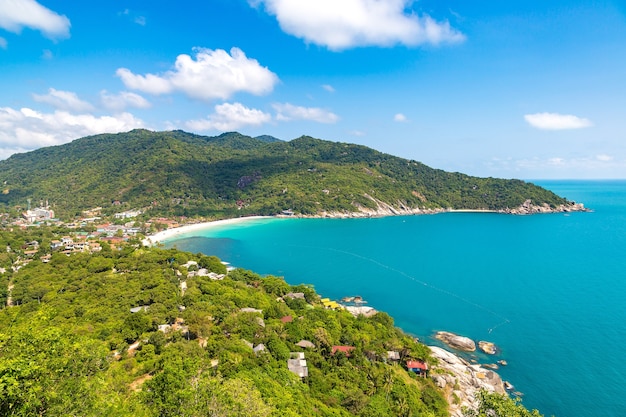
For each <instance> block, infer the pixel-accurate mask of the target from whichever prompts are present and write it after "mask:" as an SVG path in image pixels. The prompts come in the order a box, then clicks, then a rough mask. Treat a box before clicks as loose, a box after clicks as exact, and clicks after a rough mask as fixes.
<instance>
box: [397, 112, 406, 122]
mask: <svg viewBox="0 0 626 417" xmlns="http://www.w3.org/2000/svg"><path fill="white" fill-rule="evenodd" d="M407 120H408V119H407V118H406V116H405V115H404V114H402V113H398V114H396V115H395V116H393V121H394V122H399V123H402V122H406V121H407Z"/></svg>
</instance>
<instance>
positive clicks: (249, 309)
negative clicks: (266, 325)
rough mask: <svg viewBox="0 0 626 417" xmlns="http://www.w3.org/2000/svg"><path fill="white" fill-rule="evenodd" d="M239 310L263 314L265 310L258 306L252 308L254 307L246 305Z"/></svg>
mask: <svg viewBox="0 0 626 417" xmlns="http://www.w3.org/2000/svg"><path fill="white" fill-rule="evenodd" d="M239 311H241V312H242V313H259V314H263V310H260V309H258V308H252V307H244V308H242V309H240V310H239Z"/></svg>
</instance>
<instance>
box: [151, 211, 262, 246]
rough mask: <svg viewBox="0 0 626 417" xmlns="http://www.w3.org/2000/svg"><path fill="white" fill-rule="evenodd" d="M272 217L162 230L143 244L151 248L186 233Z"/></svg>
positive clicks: (243, 218)
mask: <svg viewBox="0 0 626 417" xmlns="http://www.w3.org/2000/svg"><path fill="white" fill-rule="evenodd" d="M273 218H274V217H272V216H250V217H236V218H233V219H224V220H216V221H212V222H204V223H195V224H187V225H185V226H181V227H174V228H172V229H167V230H162V231H160V232H158V233H155V234H153V235H150V236H148V237H146V238H145V239H144V240H143V244H144V245H146V246H151V245H154V244H156V243H159V242H162V241H164V240H168V239H171V238H173V237H174V236H177V235H181V234H184V233H189V232H194V231H197V230H206V229H210V228H213V227H217V226H227V225H234V224H238V223H245V222H248V221H251V220H260V219H273Z"/></svg>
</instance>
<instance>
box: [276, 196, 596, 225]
mask: <svg viewBox="0 0 626 417" xmlns="http://www.w3.org/2000/svg"><path fill="white" fill-rule="evenodd" d="M365 197H367V198H368V199H370V200H372V201H373V202H374V203H376V208H370V207H364V206H362V205H360V204H356V203H355V204H354V208H355V210H354V211H326V210H322V211H320V212H319V213H317V214H314V215H299V216H297V217H310V218H341V219H348V218H363V217H385V216H406V215H411V214H437V213H445V212H480V213H503V214H517V215H523V214H542V213H570V212H576V211H590V210H589V209H587V208H586V207H585V206H584V205H583V204H582V203H574V202H571V203H567V204H561V205H559V206H556V207H550V205H548V204H545V203H544V204H542V205H536V204H533V202H532V200H526V201H524V203H522V204H521V205H520V206H519V207H514V208H508V207H507V208H505V209H500V210H490V209H451V208H448V209H444V208H419V207H410V206H408V205H407V204H406V202H403V201H400V200H399V201H396V202H395V203H394V204H391V203H387V202H384V201H382V200H378V199H376V198H374V197H371V196H369V195H367V194H365ZM278 217H284V216H283V215H278Z"/></svg>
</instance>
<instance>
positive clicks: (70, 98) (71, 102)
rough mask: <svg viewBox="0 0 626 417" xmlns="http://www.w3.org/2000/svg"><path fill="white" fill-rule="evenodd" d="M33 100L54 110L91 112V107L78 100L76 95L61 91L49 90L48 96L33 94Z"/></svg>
mask: <svg viewBox="0 0 626 417" xmlns="http://www.w3.org/2000/svg"><path fill="white" fill-rule="evenodd" d="M33 99H34V100H35V101H36V102H38V103H45V104H49V105H51V106H52V107H54V108H55V109H59V110H69V111H76V112H83V111H91V110H93V106H92V105H91V104H90V103H88V102H86V101H83V100H81V99H79V98H78V96H77V95H76V93H72V92H71V91H61V90H55V89H54V88H50V89H49V90H48V94H41V95H40V94H33Z"/></svg>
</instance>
